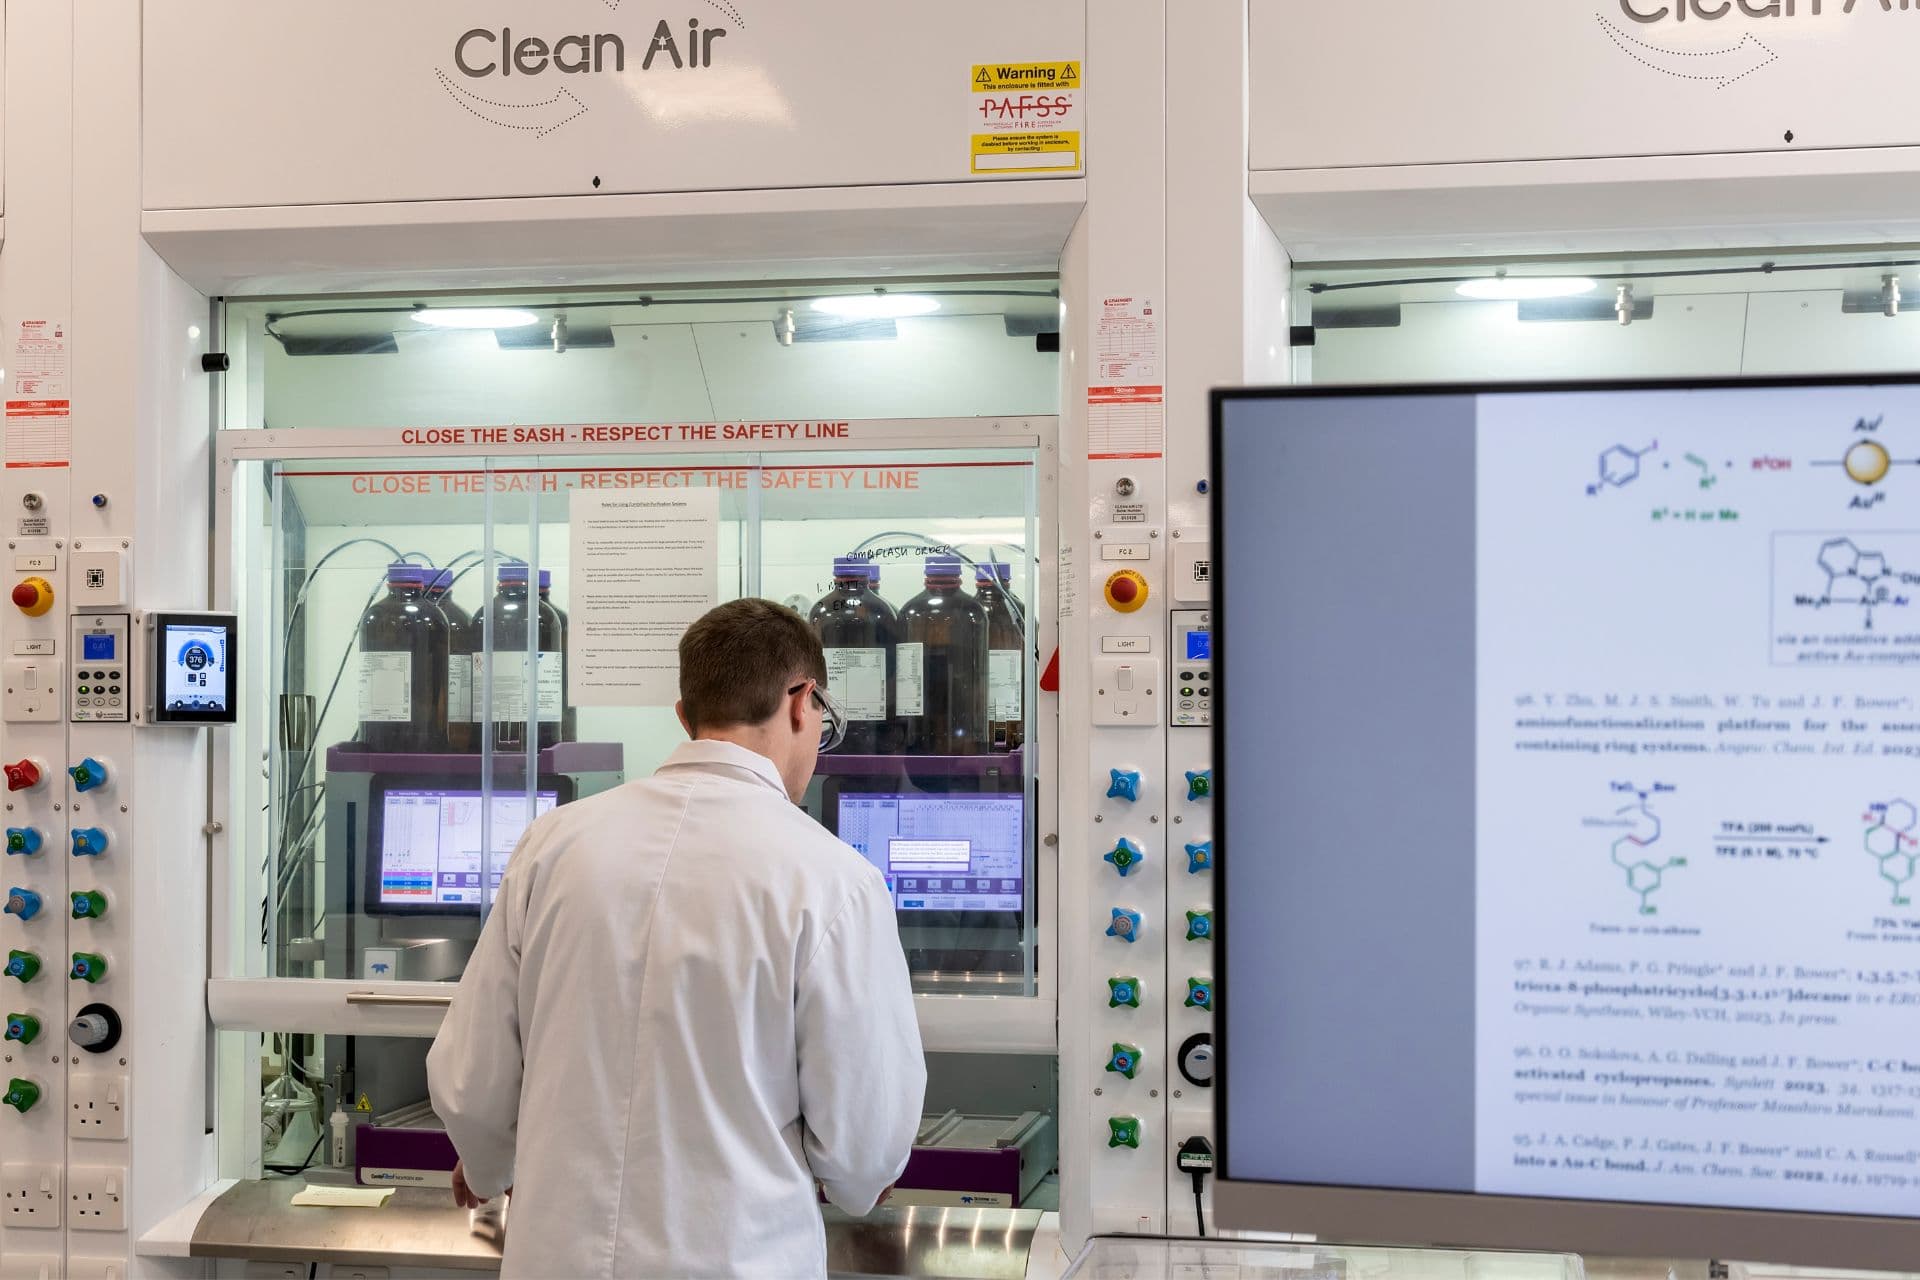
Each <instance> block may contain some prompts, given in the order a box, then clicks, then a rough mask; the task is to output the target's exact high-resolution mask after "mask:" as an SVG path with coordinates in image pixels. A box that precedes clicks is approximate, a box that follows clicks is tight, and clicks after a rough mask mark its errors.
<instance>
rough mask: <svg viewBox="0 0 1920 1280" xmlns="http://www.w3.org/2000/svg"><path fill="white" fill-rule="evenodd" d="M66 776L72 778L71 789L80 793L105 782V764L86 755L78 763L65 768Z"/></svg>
mask: <svg viewBox="0 0 1920 1280" xmlns="http://www.w3.org/2000/svg"><path fill="white" fill-rule="evenodd" d="M67 776H68V777H69V778H72V779H73V789H74V790H75V791H79V792H82V793H85V792H88V791H92V790H93V789H94V788H95V787H104V786H105V785H106V784H107V766H105V765H103V764H101V763H100V762H99V761H98V760H95V759H94V758H93V757H92V756H88V757H87V758H86V759H84V760H82V761H81V762H80V763H79V764H76V765H74V766H72V767H71V768H69V769H68V770H67Z"/></svg>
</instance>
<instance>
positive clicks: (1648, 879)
mask: <svg viewBox="0 0 1920 1280" xmlns="http://www.w3.org/2000/svg"><path fill="white" fill-rule="evenodd" d="M1612 786H1613V790H1614V791H1615V792H1616V793H1618V794H1625V795H1631V796H1632V797H1633V800H1632V801H1631V802H1630V803H1628V804H1625V805H1622V806H1621V807H1620V808H1618V809H1616V810H1614V818H1615V819H1616V820H1618V819H1621V818H1626V819H1628V821H1627V822H1626V823H1625V824H1620V823H1619V822H1618V821H1616V822H1615V823H1611V824H1609V825H1616V826H1617V825H1626V826H1628V827H1630V828H1631V829H1630V830H1628V831H1626V832H1624V833H1623V834H1621V835H1620V836H1619V837H1617V838H1616V839H1615V840H1614V842H1613V848H1612V851H1611V856H1612V859H1613V865H1614V866H1616V867H1618V868H1620V870H1622V871H1624V872H1625V873H1626V876H1627V888H1629V889H1631V890H1632V891H1633V892H1634V893H1636V894H1638V895H1639V896H1640V914H1641V915H1643V916H1650V915H1657V914H1658V913H1659V910H1660V909H1659V908H1658V907H1656V906H1654V905H1653V895H1654V894H1655V893H1658V892H1659V891H1660V886H1661V885H1662V884H1664V883H1665V881H1666V874H1667V872H1669V871H1671V870H1673V869H1674V868H1675V867H1684V866H1686V865H1687V860H1686V859H1685V858H1660V859H1655V858H1652V857H1649V856H1648V855H1647V852H1646V851H1647V850H1648V849H1650V848H1652V847H1653V846H1654V845H1656V844H1658V843H1659V842H1660V831H1661V828H1660V817H1659V815H1658V814H1656V813H1654V811H1653V806H1652V805H1651V804H1650V803H1649V801H1651V800H1652V799H1653V798H1654V797H1655V796H1656V795H1668V794H1671V793H1672V792H1673V791H1674V789H1675V788H1674V787H1673V786H1672V785H1671V784H1668V783H1664V782H1656V783H1654V784H1653V785H1652V786H1651V787H1648V788H1646V789H1644V790H1643V789H1641V788H1639V787H1636V786H1634V785H1633V784H1632V783H1630V782H1616V783H1613V784H1612Z"/></svg>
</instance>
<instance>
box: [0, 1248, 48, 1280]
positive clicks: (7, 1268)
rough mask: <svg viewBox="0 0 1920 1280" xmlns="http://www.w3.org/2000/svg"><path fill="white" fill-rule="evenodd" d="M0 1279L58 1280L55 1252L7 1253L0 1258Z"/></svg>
mask: <svg viewBox="0 0 1920 1280" xmlns="http://www.w3.org/2000/svg"><path fill="white" fill-rule="evenodd" d="M0 1280H60V1255H59V1254H57V1253H9V1254H8V1255H7V1256H6V1257H4V1258H0Z"/></svg>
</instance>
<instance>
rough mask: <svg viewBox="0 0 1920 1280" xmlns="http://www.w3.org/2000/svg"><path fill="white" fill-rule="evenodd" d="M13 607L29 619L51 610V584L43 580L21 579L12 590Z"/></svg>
mask: <svg viewBox="0 0 1920 1280" xmlns="http://www.w3.org/2000/svg"><path fill="white" fill-rule="evenodd" d="M13 603H14V607H16V608H17V609H19V610H20V612H22V613H24V614H26V615H27V616H28V617H29V618H37V617H39V616H40V615H41V614H43V613H45V612H46V611H47V610H49V609H51V608H53V584H52V583H51V582H48V581H47V580H46V579H45V578H22V579H21V580H20V581H19V582H18V583H17V584H16V585H15V586H14V588H13Z"/></svg>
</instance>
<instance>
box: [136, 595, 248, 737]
mask: <svg viewBox="0 0 1920 1280" xmlns="http://www.w3.org/2000/svg"><path fill="white" fill-rule="evenodd" d="M146 627H147V656H146V662H145V663H144V664H143V665H144V666H145V668H146V677H147V698H146V703H147V707H146V714H147V722H148V723H149V724H171V725H201V724H234V723H237V722H238V721H239V718H240V617H239V615H238V614H233V613H200V612H194V611H191V610H180V609H171V610H167V611H165V612H161V613H149V614H147V615H146ZM173 627H201V628H205V629H208V630H221V631H224V632H226V638H227V640H226V643H227V705H226V707H225V708H224V709H222V710H219V711H183V710H170V709H168V707H167V648H168V645H167V632H168V630H169V629H170V628H173Z"/></svg>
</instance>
